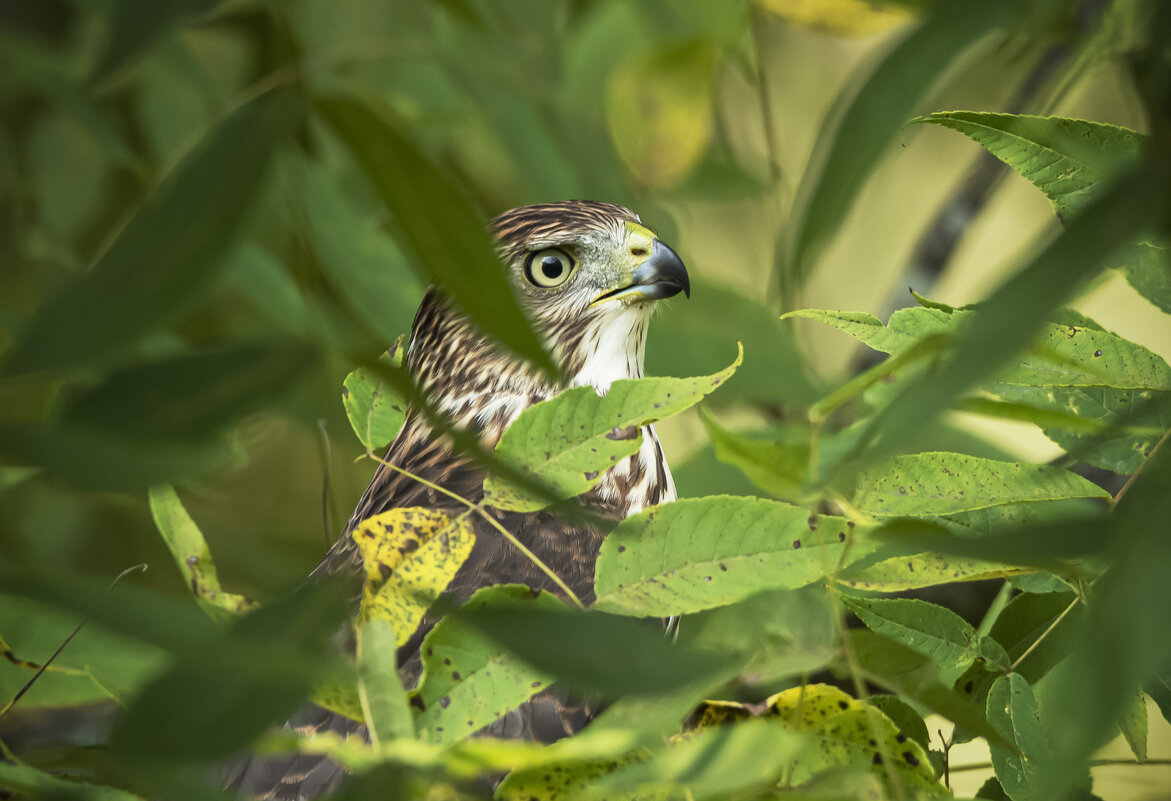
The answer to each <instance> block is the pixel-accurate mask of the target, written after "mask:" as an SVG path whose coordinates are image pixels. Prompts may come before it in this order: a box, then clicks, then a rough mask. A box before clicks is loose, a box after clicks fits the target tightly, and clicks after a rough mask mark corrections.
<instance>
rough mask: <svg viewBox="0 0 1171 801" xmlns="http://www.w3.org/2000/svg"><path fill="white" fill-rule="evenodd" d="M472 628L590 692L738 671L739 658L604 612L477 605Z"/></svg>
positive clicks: (653, 691)
mask: <svg viewBox="0 0 1171 801" xmlns="http://www.w3.org/2000/svg"><path fill="white" fill-rule="evenodd" d="M458 616H459V618H460V619H462V620H463V621H464V622H465V623H466V624H467V625H468V626H471V627H473V628H475V629H476V630H478V631H479V632H481V633H482V634H484V635H485V636H487V637H489V638H491V639H492V640H495V641H496V642H499V643H501V644H502V645H504V646H505V647H506V648H508V649H509V650H510V651H512V652H513V653H515V654H516V655H517V656H518V657H519V658H520V659H521V660H523V661H524V662H526V663H528V664H530V665H532V666H533V667H535V668H537V669H538V670H540V671H542V672H544V673H547V674H549V675H552V676H554V677H555V678H556V679H557V681H559V682H564V683H565V684H566V685H567V686H569V687H572V688H575V689H579V690H582V691H584V692H591V693H601V694H606V695H622V694H633V695H658V694H665V693H669V692H671V691H672V690H675V689H678V688H681V687H686V686H688V685H692V684H694V683H696V682H702V681H708V682H714V681H716V680H718V679H719V678H720V677H730V676H731V675H735V673H736V671H737V668H738V667H739V665H738V664H736V661H735V660H734V659H731V658H729V657H728V656H727V655H723V654H714V653H711V652H709V651H700V650H698V649H693V648H685V647H683V646H680V645H676V644H673V643H671V642H670V641H669V640H668V639H667V638H666V637H665V636H664V634H663V631H662V629H661V628H660V627H659V626H658V625H657V624H654V623H649V622H642V621H636V620H631V619H629V618H625V617H618V616H615V615H607V614H603V613H601V612H595V611H590V612H575V611H572V610H562V611H554V610H551V609H536V608H534V609H524V608H518V607H514V608H507V607H501V608H495V609H493V608H487V607H481V608H473V609H464V610H462V611H461V612H460V613H459V615H458Z"/></svg>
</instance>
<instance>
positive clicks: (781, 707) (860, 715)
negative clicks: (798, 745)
mask: <svg viewBox="0 0 1171 801" xmlns="http://www.w3.org/2000/svg"><path fill="white" fill-rule="evenodd" d="M767 703H768V705H769V714H770V715H776V716H777V717H779V718H781V720H783V721H784V722H785V725H786V727H787V728H789V729H791V730H792V731H795V732H797V733H800V734H805V735H807V736H812V737H814V738H816V739H817V740H818V741H819V742H818V745H819V747H818V748H809V749H805V751H804V752H803V753H802V754H801V755H800V756H798V758H797V759H795V760H793V762H792V763H791V764H792V767H791V769H790V771H789V773H788V775H787V776H786V781H787V783H789V784H801V783H803V782H805V781H808V780H809V779H810V778H811V777H812V776H813V775H815V774H817V773H819V772H821V771H823V770H825V769H826V768H829V767H835V766H846V765H857V766H867V767H868V768H869V769H870V770H871V771H872V772H874V773H875V774H877V775H878V776H879V778H880V779H882V780H883V783H884V784H886V785H887V786H888V788H889V779H888V776H887V774H886V771H887V769H888V768H889V769H890V770H893V771H894V772H895V773H897V774H898V780H899V782H900V783H901V785H902V786H903V788H904V789H909V790H912V791H913V792H916V793H927V794H929V795H944V794H945V793H946V792H947V791H946V790H945V789H944V787H943V785H942V784H940V783H939V780H938V779H936V778H935V772H934V771H933V770H932V768H931V761H930V760H929V759H928V758H927V752H926V750H925V749H924V748H923V747H922V746H921V745H920V744H919V743H918V742H916V741H915V740H914V739H911V738H908V737H907V736H906V735H904V734H902V733H901V732H900V731H899V729H898V727H897V726H895V724H894V722H893V721H891V719H890V718H888V717H887V716H886V715H885V714H883V713H882V712H881V711H880V710H879V709H877V708H876V707H874V706H871V705H870V704H867V703H864V702H862V701H858V700H856V699H854V698H851V697H850V696H848V695H846V694H845V693H844V692H842V691H841V690H839V689H838V688H837V687H831V686H829V685H827V684H806V685H803V686H800V687H794V688H792V689H789V690H785V691H784V692H781V693H777V694H776V695H774V696H773V697H771V698H769V699H768V702H767Z"/></svg>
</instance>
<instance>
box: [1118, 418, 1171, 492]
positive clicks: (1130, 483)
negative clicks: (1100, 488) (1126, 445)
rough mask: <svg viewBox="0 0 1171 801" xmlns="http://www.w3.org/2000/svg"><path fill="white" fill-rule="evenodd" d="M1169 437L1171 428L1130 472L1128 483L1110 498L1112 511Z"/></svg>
mask: <svg viewBox="0 0 1171 801" xmlns="http://www.w3.org/2000/svg"><path fill="white" fill-rule="evenodd" d="M1167 437H1171V428H1169V429H1167V430H1166V431H1164V432H1163V436H1162V437H1160V438H1159V441H1158V442H1156V443H1155V447H1153V448H1151V452H1150V453H1148V454H1147V457H1146V458H1145V459H1143V462H1142V464H1140V465H1139V466H1138V469H1137V470H1135V471H1134V472H1133V473H1131V474H1130V478H1128V479H1126V483H1125V484H1123V485H1122V489H1120V490H1118V494H1117V495H1115V496H1114V497H1113V498H1111V499H1110V510H1111V511H1113V510H1114V509H1115V508H1116V507H1117V506H1118V502H1119V501H1121V500H1122V496H1124V495H1126V493H1127V491H1128V490H1129V489H1130V487H1131V485H1132V484H1134V480H1135V479H1136V478H1138V475H1139V473H1141V472H1142V471H1143V468H1144V467H1146V466H1147V465H1148V464H1150V461H1151V459H1153V458H1154V456H1155V453H1156V452H1157V451H1158V450H1159V448H1161V447H1162V446H1163V443H1164V442H1166V441H1167Z"/></svg>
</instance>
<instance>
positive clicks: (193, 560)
mask: <svg viewBox="0 0 1171 801" xmlns="http://www.w3.org/2000/svg"><path fill="white" fill-rule="evenodd" d="M187 564H189V565H197V564H199V557H198V556H196V555H195V554H191V555H190V556H188V557H187Z"/></svg>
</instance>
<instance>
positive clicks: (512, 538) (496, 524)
mask: <svg viewBox="0 0 1171 801" xmlns="http://www.w3.org/2000/svg"><path fill="white" fill-rule="evenodd" d="M366 457H367V458H369V459H373V460H374V461H376V462H378V463H379V464H381V465H383V466H385V467H388V468H390V469H391V470H394V471H396V472H398V473H401V474H403V475H404V476H406V477H407V478H410V479H413V480H415V481H417V482H419V483H420V484H422V485H423V486H424V487H427V489H430V490H433V491H435V492H439V493H442V494H443V495H446V496H448V497H449V498H452V499H453V500H456V501H459V502H460V503H462V504H464V505H465V506H467V507H468V509H470V510H471V511H473V512H478V513H479V515H480V517H482V518H484V520H486V521H488V524H489V525H491V526H492V527H493V528H495V529H496V530H497V531H499V532H500V534H501V535H502V536H503V537H504V538H505V539H506V540H508V541H509V542H510V543H512V545H513V546H515V547H516V549H517V550H518V551H520V552H521V553H522V554H524V555H525V557H526V558H528V559H529V560H530V561H531V562H532V563H533V564H534V565H536V566H537V568H538V569H539V570H540V571H541V572H542V573H544V574H545V575H546V576H548V577H549V580H550V581H552V582H553V583H554V584H556V585H557V587H558V588H559V589H560V590H561V591H562V592H564V593H565V596H566V597H567V598H568V599H569V600H570V601H571V602H572V603H573V604H574V605H575V606H576V607H577V608H579V609H585V604H583V603H582V602H581V599H580V598H578V597H577V594H576V593H575V592H574V591H573V590H571V589H570V588H569V585H568V584H566V583H565V582H564V581H562V580H561V577H560V576H558V575H557V574H556V573H555V572H553V569H552V568H550V567H549V566H548V565H546V564H545V563H544V562H543V561H541V559H540V557H538V556H537V555H536V554H535V553H533V552H532V551H530V550H529V549H528V548H527V547H525V545H524V543H522V542H521V541H520V540H518V539H517V538H516V535H515V534H513V533H512V532H511V531H509V530H508V529H506V528H505V527H504V526H503V524H501V522H500V521H499V520H497V519H496V518H495V517H493V516H492V514H491V513H490V512H489V511H488V510H487V509H485V508H484V507H483V506H482V505H481V504H478V503H474V502H473V501H470V500H468V499H467V498H465V497H464V496H462V495H460V494H459V493H457V492H452V491H451V490H449V489H447V488H446V487H441V486H439V485H438V484H436V483H434V482H431V481H428V480H427V479H425V478H423V477H422V476H419V475H415V474H414V473H412V472H411V471H409V470H406V469H405V468H402V467H399V466H398V465H396V464H392V463H391V462H388V461H387V460H385V459H382V458H380V457H378V456H375V455H374V453H373V452H372V451H367V452H366Z"/></svg>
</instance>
